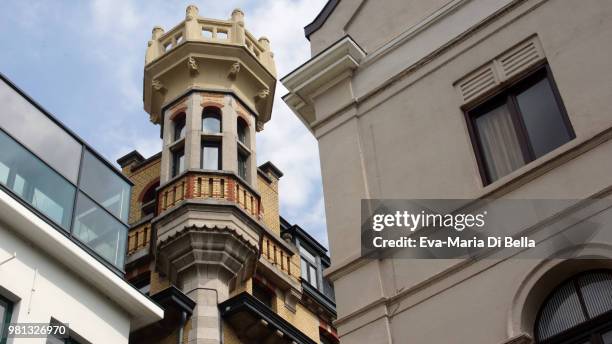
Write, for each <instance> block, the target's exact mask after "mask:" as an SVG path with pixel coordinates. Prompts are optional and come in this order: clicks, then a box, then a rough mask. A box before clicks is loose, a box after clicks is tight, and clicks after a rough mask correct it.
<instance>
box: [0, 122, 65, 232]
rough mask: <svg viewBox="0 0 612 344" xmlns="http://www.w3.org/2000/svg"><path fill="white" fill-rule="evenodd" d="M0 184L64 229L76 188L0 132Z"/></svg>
mask: <svg viewBox="0 0 612 344" xmlns="http://www.w3.org/2000/svg"><path fill="white" fill-rule="evenodd" d="M0 147H1V149H0V183H1V184H2V185H4V186H5V187H6V188H8V189H10V190H11V191H12V192H13V193H14V194H16V195H17V196H19V198H21V199H22V200H23V201H25V202H27V203H29V204H30V205H31V206H32V207H34V208H35V209H36V210H38V211H40V212H41V213H42V214H44V215H45V216H46V217H47V218H49V219H50V220H52V221H53V222H55V223H56V224H58V225H59V226H60V227H62V228H63V229H65V230H67V231H68V230H70V221H71V219H72V204H73V202H74V195H75V189H76V188H75V187H74V186H73V185H72V184H71V183H70V182H69V181H67V180H66V179H64V178H63V177H62V176H60V175H59V174H58V173H57V172H55V171H54V170H52V169H51V168H50V167H48V166H47V165H45V164H44V163H43V162H42V161H41V160H40V159H38V158H37V157H36V156H34V155H33V154H32V153H30V152H28V151H27V150H26V149H25V148H23V147H22V146H21V145H19V144H18V143H17V142H15V141H14V140H13V139H12V138H11V137H9V136H8V135H6V134H5V133H4V132H3V131H1V130H0Z"/></svg>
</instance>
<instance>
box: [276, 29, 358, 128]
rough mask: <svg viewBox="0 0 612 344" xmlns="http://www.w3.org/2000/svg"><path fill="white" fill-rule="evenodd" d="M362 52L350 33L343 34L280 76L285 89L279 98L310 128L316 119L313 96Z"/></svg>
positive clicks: (343, 72)
mask: <svg viewBox="0 0 612 344" xmlns="http://www.w3.org/2000/svg"><path fill="white" fill-rule="evenodd" d="M365 56H366V53H365V51H364V50H363V49H361V47H359V45H358V44H357V43H355V41H353V39H351V37H350V36H345V37H344V38H342V39H340V40H339V41H338V42H336V43H335V44H333V45H332V46H331V47H329V48H328V49H327V50H325V51H323V52H321V53H320V54H318V55H317V56H315V57H313V58H312V59H310V60H309V61H308V62H306V63H305V64H303V65H302V66H300V67H298V68H297V69H296V70H294V71H292V72H291V73H289V74H288V75H286V76H285V77H284V78H282V79H281V82H282V83H283V85H285V87H286V88H287V89H288V90H289V93H288V94H287V95H285V96H284V97H283V100H284V101H285V103H287V105H288V106H289V107H290V108H291V110H293V112H295V114H296V115H298V117H299V118H300V119H301V120H302V121H303V122H304V123H305V124H306V125H307V126H308V127H309V128H310V126H311V124H312V123H313V122H315V120H316V118H315V116H314V102H313V100H312V98H313V96H315V95H316V94H318V93H320V92H321V90H322V89H326V88H328V87H330V86H331V85H333V84H334V83H335V82H337V81H338V79H339V78H340V77H342V76H343V75H349V74H347V73H352V71H353V70H355V69H357V68H358V67H359V63H360V62H361V61H362V60H363V59H364V58H365Z"/></svg>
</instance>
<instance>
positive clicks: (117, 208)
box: [0, 75, 131, 272]
mask: <svg viewBox="0 0 612 344" xmlns="http://www.w3.org/2000/svg"><path fill="white" fill-rule="evenodd" d="M0 99H2V108H0V188H1V189H3V190H4V191H6V192H8V193H9V194H10V195H11V196H13V197H15V198H16V199H19V200H20V201H21V202H22V203H24V204H25V205H27V206H28V207H29V208H30V209H31V210H32V211H33V212H34V213H35V214H37V215H38V216H40V217H41V218H42V219H44V220H45V221H46V222H48V223H49V224H51V225H52V226H54V227H55V228H56V229H58V230H59V231H61V232H62V233H64V234H65V235H67V236H68V237H70V239H71V240H73V241H74V242H76V243H77V244H79V245H80V246H81V247H83V248H84V249H85V250H87V251H88V252H90V253H91V254H92V255H93V256H95V257H96V258H98V259H99V260H100V261H101V262H103V263H105V264H106V265H108V266H110V267H112V268H113V270H115V272H121V271H122V270H123V267H124V261H125V252H126V250H125V244H126V238H127V231H128V229H127V228H128V226H127V215H128V213H129V198H130V191H131V185H130V182H129V181H128V180H127V178H125V177H124V176H123V175H122V174H121V173H120V172H118V171H117V170H116V169H115V168H114V167H113V166H112V165H111V164H110V163H109V162H107V161H105V160H104V159H102V158H101V157H100V155H98V154H97V153H96V152H95V151H93V150H92V149H91V148H90V147H88V146H87V145H86V144H85V143H84V142H83V141H82V140H81V139H79V138H78V137H77V136H76V135H74V134H72V133H71V132H70V131H69V130H67V129H66V128H65V127H63V126H62V125H61V124H60V123H59V122H58V121H57V120H56V119H55V118H53V117H52V116H51V115H50V114H48V113H47V112H46V111H44V110H43V109H42V108H41V107H40V106H38V105H37V104H36V103H34V101H32V100H31V99H30V98H28V97H27V96H26V95H25V94H23V93H22V92H21V91H20V90H19V89H17V87H16V86H14V85H12V84H11V83H10V82H9V81H8V80H6V79H5V78H4V77H3V76H2V75H0Z"/></svg>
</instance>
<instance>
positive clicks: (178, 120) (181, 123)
mask: <svg viewBox="0 0 612 344" xmlns="http://www.w3.org/2000/svg"><path fill="white" fill-rule="evenodd" d="M172 124H173V128H172V129H173V130H172V132H173V140H172V141H173V142H176V141H178V140H181V139H183V138H185V136H186V135H187V115H185V114H184V113H181V114H179V115H178V116H176V117H175V118H174V119H173V120H172ZM181 134H182V135H181Z"/></svg>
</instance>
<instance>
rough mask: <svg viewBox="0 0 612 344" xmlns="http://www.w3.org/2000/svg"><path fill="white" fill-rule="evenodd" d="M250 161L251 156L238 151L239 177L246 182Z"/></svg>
mask: <svg viewBox="0 0 612 344" xmlns="http://www.w3.org/2000/svg"><path fill="white" fill-rule="evenodd" d="M248 160H249V155H248V154H245V153H244V152H241V151H240V148H239V149H238V176H240V178H242V179H244V180H246V178H247V163H248Z"/></svg>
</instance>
